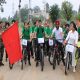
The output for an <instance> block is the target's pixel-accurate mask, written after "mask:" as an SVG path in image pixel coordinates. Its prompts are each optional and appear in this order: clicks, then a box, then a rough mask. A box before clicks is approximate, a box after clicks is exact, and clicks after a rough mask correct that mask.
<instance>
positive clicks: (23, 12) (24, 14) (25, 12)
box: [20, 8, 29, 22]
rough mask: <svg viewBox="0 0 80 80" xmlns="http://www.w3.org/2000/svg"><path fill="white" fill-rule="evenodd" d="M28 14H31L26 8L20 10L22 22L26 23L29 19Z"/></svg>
mask: <svg viewBox="0 0 80 80" xmlns="http://www.w3.org/2000/svg"><path fill="white" fill-rule="evenodd" d="M28 12H29V10H28V9H26V8H22V9H21V10H20V14H21V21H22V22H24V21H26V20H27V19H28Z"/></svg>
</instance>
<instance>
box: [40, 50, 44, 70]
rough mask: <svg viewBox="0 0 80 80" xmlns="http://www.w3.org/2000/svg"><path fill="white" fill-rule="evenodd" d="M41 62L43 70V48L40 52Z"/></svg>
mask: <svg viewBox="0 0 80 80" xmlns="http://www.w3.org/2000/svg"><path fill="white" fill-rule="evenodd" d="M40 63H41V71H43V69H44V53H43V49H41V53H40Z"/></svg>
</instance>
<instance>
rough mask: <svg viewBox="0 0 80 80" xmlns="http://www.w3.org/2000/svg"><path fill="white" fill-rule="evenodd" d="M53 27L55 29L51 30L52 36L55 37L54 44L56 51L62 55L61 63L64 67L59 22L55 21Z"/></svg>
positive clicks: (61, 34)
mask: <svg viewBox="0 0 80 80" xmlns="http://www.w3.org/2000/svg"><path fill="white" fill-rule="evenodd" d="M55 25H56V27H54V29H53V30H52V35H54V36H55V39H56V40H55V43H56V44H57V45H58V51H61V55H62V62H63V65H65V62H64V52H63V30H62V28H61V27H60V21H59V20H56V21H55Z"/></svg>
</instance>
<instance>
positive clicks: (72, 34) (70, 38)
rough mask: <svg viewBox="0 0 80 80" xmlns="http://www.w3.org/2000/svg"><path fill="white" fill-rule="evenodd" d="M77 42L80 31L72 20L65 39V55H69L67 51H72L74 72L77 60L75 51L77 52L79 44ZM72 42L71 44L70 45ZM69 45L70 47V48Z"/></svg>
mask: <svg viewBox="0 0 80 80" xmlns="http://www.w3.org/2000/svg"><path fill="white" fill-rule="evenodd" d="M77 42H78V32H77V28H76V24H75V23H74V22H73V21H72V22H71V23H70V31H69V33H68V35H67V38H66V39H65V41H64V44H67V45H66V48H65V51H66V54H65V57H64V58H66V56H67V52H68V51H70V52H71V53H72V66H73V72H75V71H76V70H75V66H76V61H75V52H76V47H75V46H77ZM69 44H71V45H69ZM68 47H69V49H68Z"/></svg>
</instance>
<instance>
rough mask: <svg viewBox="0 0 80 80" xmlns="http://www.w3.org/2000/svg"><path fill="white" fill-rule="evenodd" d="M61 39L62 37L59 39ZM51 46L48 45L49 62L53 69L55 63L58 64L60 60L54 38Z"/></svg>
mask: <svg viewBox="0 0 80 80" xmlns="http://www.w3.org/2000/svg"><path fill="white" fill-rule="evenodd" d="M60 40H62V39H60ZM52 43H54V44H52V46H50V49H49V59H48V60H49V63H50V64H51V65H53V69H55V68H56V63H57V64H58V65H59V64H60V61H61V53H60V51H59V49H58V48H59V47H58V44H57V43H56V40H55V39H54V40H52Z"/></svg>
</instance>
